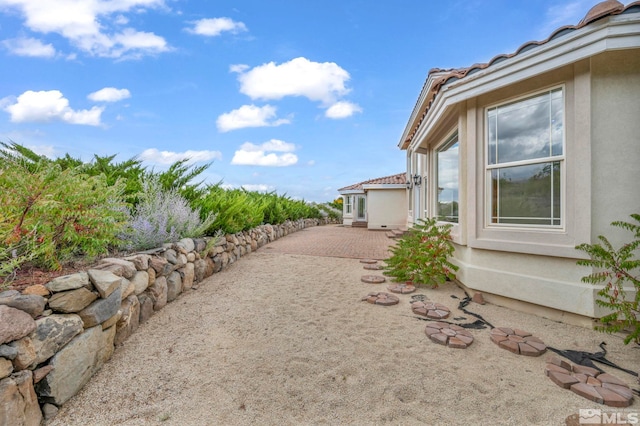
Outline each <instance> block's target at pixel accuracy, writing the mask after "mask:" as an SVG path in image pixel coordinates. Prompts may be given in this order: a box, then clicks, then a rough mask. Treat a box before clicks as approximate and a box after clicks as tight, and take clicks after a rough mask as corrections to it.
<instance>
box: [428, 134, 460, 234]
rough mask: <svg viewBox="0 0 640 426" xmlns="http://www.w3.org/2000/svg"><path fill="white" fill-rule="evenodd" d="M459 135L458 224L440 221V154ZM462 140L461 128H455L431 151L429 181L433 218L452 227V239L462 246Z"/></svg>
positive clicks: (440, 223)
mask: <svg viewBox="0 0 640 426" xmlns="http://www.w3.org/2000/svg"><path fill="white" fill-rule="evenodd" d="M455 135H457V138H458V150H459V151H458V153H459V154H458V223H455V222H443V221H440V220H437V219H438V152H440V150H441V149H443V148H444V147H445V146H447V144H449V143H450V142H451V140H452V139H453V137H454V136H455ZM462 149H463V148H462V140H461V139H460V131H459V126H455V127H454V128H452V129H451V130H450V131H449V132H447V133H446V135H445V136H444V137H443V138H442V139H441V140H440V141H439V142H438V144H436V145H435V146H434V148H433V150H430V152H431V153H432V155H431V161H430V163H431V173H430V177H431V179H429V180H430V181H431V183H430V185H429V192H431V197H430V202H429V205H430V206H431V208H430V209H429V210H431V217H433V218H435V219H436V223H437V224H439V225H451V239H452V240H453V242H454V243H457V244H462V235H461V225H460V223H461V221H462V217H461V216H462V209H463V208H466V206H465V203H464V202H463V200H462V199H461V186H462V184H463V183H462V180H461V173H460V172H461V167H462V164H461V163H462V153H461V152H462Z"/></svg>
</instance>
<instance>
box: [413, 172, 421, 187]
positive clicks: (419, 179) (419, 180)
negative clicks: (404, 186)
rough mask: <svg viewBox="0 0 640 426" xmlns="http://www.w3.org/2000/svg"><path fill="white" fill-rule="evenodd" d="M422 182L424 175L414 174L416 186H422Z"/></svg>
mask: <svg viewBox="0 0 640 426" xmlns="http://www.w3.org/2000/svg"><path fill="white" fill-rule="evenodd" d="M421 183H422V176H420V175H419V174H417V173H416V174H415V175H413V184H414V185H415V186H420V184H421Z"/></svg>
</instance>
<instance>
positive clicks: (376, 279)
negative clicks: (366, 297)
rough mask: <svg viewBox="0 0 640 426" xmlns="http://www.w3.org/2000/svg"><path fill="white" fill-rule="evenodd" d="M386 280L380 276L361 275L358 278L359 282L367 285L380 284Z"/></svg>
mask: <svg viewBox="0 0 640 426" xmlns="http://www.w3.org/2000/svg"><path fill="white" fill-rule="evenodd" d="M386 280H387V279H386V278H385V277H382V276H380V275H363V276H362V278H360V281H362V282H363V283H369V284H380V283H383V282H385V281H386Z"/></svg>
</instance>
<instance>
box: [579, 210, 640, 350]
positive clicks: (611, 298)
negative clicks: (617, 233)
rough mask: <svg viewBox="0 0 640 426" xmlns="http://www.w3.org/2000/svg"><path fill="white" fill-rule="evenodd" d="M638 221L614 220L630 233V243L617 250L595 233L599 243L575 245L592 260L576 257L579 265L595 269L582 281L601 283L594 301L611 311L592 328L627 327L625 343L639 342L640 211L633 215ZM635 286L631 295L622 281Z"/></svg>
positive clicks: (610, 329)
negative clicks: (639, 255) (639, 256)
mask: <svg viewBox="0 0 640 426" xmlns="http://www.w3.org/2000/svg"><path fill="white" fill-rule="evenodd" d="M631 218H633V219H634V220H635V221H636V222H637V223H629V222H623V221H616V222H613V223H611V225H612V226H616V227H618V228H622V229H625V230H627V231H630V232H631V233H632V234H633V237H632V239H631V241H630V242H628V243H626V244H623V245H622V247H620V249H618V250H616V249H615V248H614V247H613V246H612V245H611V243H610V242H609V240H608V239H607V238H606V237H603V236H602V235H600V236H598V239H599V240H600V243H599V244H580V245H579V246H577V247H576V248H577V249H578V250H582V251H584V252H586V253H587V254H588V255H589V256H590V257H591V259H587V260H579V261H578V262H577V263H578V265H582V266H589V267H592V268H594V270H595V271H594V272H593V273H591V274H590V275H587V276H586V277H583V278H582V281H583V282H585V283H591V284H604V287H603V288H602V289H601V290H600V291H598V296H600V298H599V299H597V300H596V303H597V304H598V305H599V306H602V307H605V308H607V309H609V310H610V311H611V313H610V314H608V315H605V316H604V317H602V318H601V321H602V323H603V325H601V326H596V327H595V329H596V330H598V331H603V332H606V333H615V332H620V331H624V330H628V331H629V332H630V333H629V335H628V336H627V337H626V338H625V339H624V343H625V344H628V343H629V342H631V341H632V340H634V341H635V342H636V343H640V311H639V303H640V276H638V275H637V273H638V270H639V269H640V259H638V258H637V255H638V248H639V247H640V214H632V215H631ZM634 273H635V274H636V275H634ZM627 283H629V284H631V285H632V286H633V287H634V288H635V296H630V295H628V293H627V290H626V289H625V284H627Z"/></svg>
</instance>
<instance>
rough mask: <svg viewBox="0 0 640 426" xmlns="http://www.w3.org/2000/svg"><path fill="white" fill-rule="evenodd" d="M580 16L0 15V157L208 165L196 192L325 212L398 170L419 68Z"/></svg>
mask: <svg viewBox="0 0 640 426" xmlns="http://www.w3.org/2000/svg"><path fill="white" fill-rule="evenodd" d="M596 3H597V1H595V0H592V1H586V0H576V1H571V0H568V1H561V0H556V1H552V0H535V1H531V0H466V1H457V0H445V1H440V0H396V1H387V0H376V1H372V0H339V1H335V0H323V1H313V0H307V1H293V0H286V1H285V0H272V1H264V0H260V1H253V0H251V1H249V0H248V1H244V0H235V1H204V0H200V1H194V0H191V1H190V0H109V1H106V0H0V57H1V61H2V62H1V64H2V65H1V66H0V141H3V142H9V141H14V142H17V143H20V144H22V145H25V146H28V147H29V148H31V149H33V150H34V151H36V152H38V153H40V154H43V155H47V156H49V157H57V156H63V155H64V154H66V153H69V154H70V155H71V156H73V157H77V158H81V159H83V160H85V161H90V160H91V159H92V157H93V155H94V154H98V155H101V156H103V155H113V154H118V156H117V157H116V160H117V161H122V160H126V159H128V158H131V157H134V156H137V157H138V158H140V159H141V160H143V164H144V165H146V166H147V167H149V168H153V169H155V170H161V169H163V168H166V167H167V166H168V165H169V164H171V163H172V162H174V161H176V160H178V159H181V158H184V157H190V158H191V159H192V161H193V162H194V164H202V163H203V162H213V164H212V165H211V167H210V168H209V169H208V170H207V172H205V174H204V175H203V176H204V177H205V178H206V180H207V182H211V183H216V182H218V181H223V184H224V185H226V186H228V187H241V186H243V187H245V188H246V189H248V190H261V191H276V192H277V193H278V194H287V195H289V196H291V197H293V198H296V199H305V200H307V201H317V202H323V201H330V200H333V199H335V198H336V197H337V196H339V194H338V192H337V190H338V188H341V187H344V186H347V185H351V184H353V183H357V182H360V181H364V180H367V179H372V178H376V177H382V176H387V175H392V174H395V173H400V172H402V171H404V170H405V163H406V157H405V152H404V151H400V150H399V149H398V147H397V144H398V142H399V139H400V136H401V134H402V131H403V129H404V126H405V125H406V123H407V121H408V119H409V115H410V114H411V110H412V109H413V106H414V105H415V103H416V100H417V97H418V95H419V93H420V89H421V88H422V85H423V83H424V81H425V78H426V76H427V73H428V71H429V70H430V69H431V68H453V67H465V66H469V65H472V64H473V63H476V62H486V61H488V60H490V59H491V58H492V57H494V56H496V55H498V54H500V53H511V52H513V51H515V50H516V49H517V48H518V47H519V46H520V45H522V44H523V43H525V42H527V41H531V40H542V39H545V38H547V37H548V36H549V35H550V34H551V32H553V31H554V30H555V29H557V28H558V27H560V26H562V25H568V24H571V25H573V24H577V23H578V22H579V21H580V20H581V19H582V18H583V17H584V15H585V14H586V13H587V11H588V10H589V9H590V8H591V7H592V6H593V5H595V4H596ZM628 3H629V1H627V2H625V4H628Z"/></svg>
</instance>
